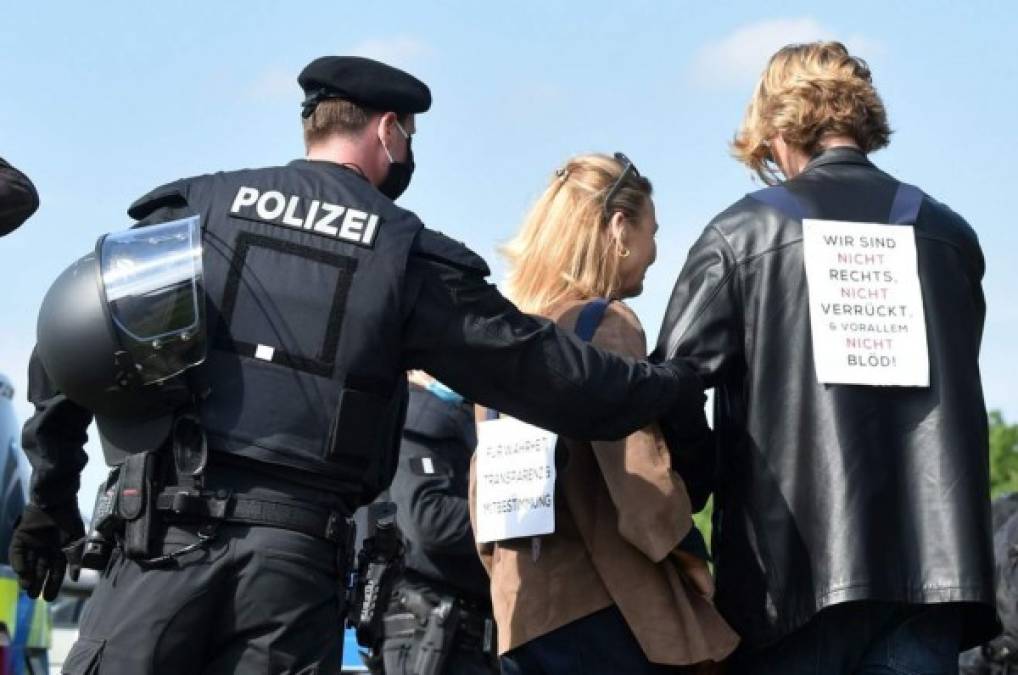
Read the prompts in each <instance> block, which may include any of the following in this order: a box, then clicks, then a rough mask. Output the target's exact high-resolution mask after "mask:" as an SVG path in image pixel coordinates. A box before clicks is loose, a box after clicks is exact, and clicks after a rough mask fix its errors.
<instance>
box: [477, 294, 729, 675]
mask: <svg viewBox="0 0 1018 675" xmlns="http://www.w3.org/2000/svg"><path fill="white" fill-rule="evenodd" d="M583 304H584V303H582V302H571V303H566V304H563V305H562V306H560V307H558V308H556V310H557V311H555V312H553V313H552V319H554V320H556V322H557V323H559V324H560V325H562V326H563V327H565V328H568V329H570V330H571V329H572V328H573V326H574V324H575V322H576V318H577V315H578V314H579V311H580V309H582V307H583ZM592 342H593V343H594V344H595V345H597V346H599V347H601V348H603V349H606V350H609V351H613V352H617V353H621V354H625V355H628V356H633V357H639V358H642V357H644V356H645V355H646V353H647V352H646V349H647V348H646V338H645V337H644V334H643V330H642V328H641V327H640V323H639V321H638V320H637V318H636V315H635V314H633V312H632V310H630V309H629V308H628V307H627V306H626V305H624V304H622V303H620V302H613V303H612V304H611V305H609V307H608V309H607V311H606V312H605V316H604V319H603V320H602V322H601V324H600V326H599V327H598V330H597V332H596V334H595V335H594V338H593V340H592ZM563 446H564V450H565V452H566V461H565V466H564V467H563V468H562V469H561V470H560V472H559V475H558V481H557V492H556V502H555V509H556V513H555V521H556V530H555V533H554V534H553V535H549V536H546V537H542V538H541V543H540V547H539V549H538V550H535V547H534V546H533V544H532V541H531V540H530V539H526V540H511V541H506V542H500V543H498V544H495V545H480V546H479V547H478V550H479V552H480V554H481V559H482V562H483V563H484V565H485V567H486V568H487V569H488V573H489V574H490V575H491V599H492V604H493V608H494V614H495V620H496V621H497V622H498V646H499V651H500V652H505V651H507V650H510V649H512V648H514V647H517V646H519V645H521V644H523V643H525V642H528V641H529V640H532V639H534V638H536V637H538V636H541V635H544V634H546V633H548V632H550V631H553V630H555V629H556V628H559V627H560V626H563V625H565V624H567V623H569V622H571V621H574V620H576V619H579V618H582V617H584V616H587V615H589V614H592V613H593V612H596V611H598V610H600V609H604V608H605V607H609V606H610V605H612V604H615V605H617V606H618V608H619V610H620V611H621V613H622V615H623V616H624V617H625V619H626V622H627V623H628V624H629V627H630V628H631V629H632V631H633V633H634V634H635V635H636V639H637V640H638V641H639V643H640V646H641V647H643V651H644V653H645V654H646V655H647V657H648V658H649V659H650V660H651V661H654V662H656V663H662V664H672V665H686V664H694V663H699V662H702V661H721V660H722V659H723V658H724V657H725V656H726V655H728V654H729V653H730V652H731V651H732V650H733V649H734V648H735V646H736V645H737V644H738V637H737V636H736V635H735V633H734V632H733V631H732V629H731V628H730V627H729V626H728V624H727V623H725V621H724V619H722V618H721V616H720V614H718V612H717V610H715V608H714V605H713V604H712V603H711V600H710V595H711V594H712V593H713V582H712V581H711V580H710V577H709V574H708V573H707V571H706V566H705V565H704V564H703V563H702V561H698V560H697V559H695V558H693V556H688V555H685V554H680V555H678V556H677V555H674V554H672V553H673V551H674V549H675V547H676V545H677V544H678V543H679V542H680V541H681V540H682V538H683V537H684V536H685V535H686V533H688V532H689V529H690V527H691V526H692V521H691V515H690V503H689V496H688V494H687V493H686V488H685V486H684V485H683V483H682V479H681V478H680V477H679V476H678V474H676V473H675V472H673V471H672V470H671V461H670V457H669V454H668V449H667V447H666V446H665V444H664V441H663V439H662V437H661V434H660V432H659V431H658V429H657V427H656V426H652V427H647V428H645V429H642V430H640V431H638V432H636V433H634V434H632V435H630V436H628V437H627V438H625V439H623V440H620V441H614V442H596V443H582V442H576V441H570V440H565V439H563ZM473 473H474V472H473V467H471V476H470V479H471V480H470V498H471V517H472V518H473V517H474V513H473V512H474V508H473V507H474V475H473ZM670 554H672V555H670ZM698 586H699V588H697V587H698Z"/></svg>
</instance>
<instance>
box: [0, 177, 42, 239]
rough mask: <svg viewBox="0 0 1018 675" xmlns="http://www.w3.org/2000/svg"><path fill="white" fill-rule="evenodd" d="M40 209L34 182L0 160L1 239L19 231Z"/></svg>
mask: <svg viewBox="0 0 1018 675" xmlns="http://www.w3.org/2000/svg"><path fill="white" fill-rule="evenodd" d="M38 208H39V193H38V192H36V191H35V186H34V185H32V181H30V180H29V179H28V176H26V175H25V174H23V173H22V172H20V171H18V170H17V169H16V168H14V167H13V166H11V165H10V164H8V163H7V162H6V161H4V160H3V158H0V237H2V236H4V235H5V234H9V233H11V232H13V231H14V230H16V229H18V227H20V226H21V224H22V223H24V222H25V221H26V220H28V218H29V217H30V216H31V215H32V214H33V213H35V211H36V209H38Z"/></svg>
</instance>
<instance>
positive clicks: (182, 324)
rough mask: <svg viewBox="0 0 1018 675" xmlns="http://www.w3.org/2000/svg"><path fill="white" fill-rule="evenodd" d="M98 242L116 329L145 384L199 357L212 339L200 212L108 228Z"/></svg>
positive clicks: (200, 360)
mask: <svg viewBox="0 0 1018 675" xmlns="http://www.w3.org/2000/svg"><path fill="white" fill-rule="evenodd" d="M98 248H99V266H100V274H101V276H102V285H103V290H104V292H105V295H106V306H107V307H108V308H109V312H110V319H111V321H112V324H113V330H114V332H115V333H116V335H117V338H118V340H119V341H120V344H121V346H122V347H123V349H124V351H126V352H127V353H128V354H129V355H130V357H131V358H132V360H133V361H134V365H135V367H136V368H137V370H138V375H139V376H140V377H141V381H142V383H143V384H149V383H153V382H160V381H162V380H165V379H168V378H170V377H173V376H174V375H178V374H179V373H181V372H183V371H184V370H187V369H188V368H190V367H191V366H194V365H197V364H199V363H201V362H202V361H203V360H204V359H205V344H206V340H205V326H204V324H205V297H204V290H203V283H202V257H201V256H202V247H201V223H200V220H199V218H198V217H197V216H192V217H190V218H184V219H181V220H174V221H170V222H168V223H161V224H159V225H148V226H145V227H139V228H135V229H131V230H127V231H125V232H117V233H114V234H109V235H106V236H105V237H103V238H102V239H101V240H100V241H99V247H98Z"/></svg>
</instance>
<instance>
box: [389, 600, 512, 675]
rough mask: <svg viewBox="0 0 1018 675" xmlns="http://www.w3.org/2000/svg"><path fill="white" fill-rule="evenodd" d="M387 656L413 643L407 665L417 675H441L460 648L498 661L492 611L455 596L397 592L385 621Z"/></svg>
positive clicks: (406, 660)
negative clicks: (402, 643) (451, 657)
mask: <svg viewBox="0 0 1018 675" xmlns="http://www.w3.org/2000/svg"><path fill="white" fill-rule="evenodd" d="M383 626H384V633H385V640H386V645H385V647H384V650H385V652H386V654H388V653H389V652H391V651H392V650H393V649H394V648H398V646H397V645H393V644H392V643H393V642H397V641H399V642H404V643H406V642H411V645H410V646H409V653H408V654H407V655H406V657H405V662H406V663H407V664H409V665H410V666H411V669H410V670H409V671H408V672H410V673H413V675H439V674H440V673H442V672H443V668H444V667H445V663H446V661H447V659H448V657H449V655H450V654H451V653H452V652H453V651H454V650H457V649H465V650H468V651H477V652H480V653H482V654H483V655H485V656H486V657H487V658H489V659H490V660H492V662H494V659H495V657H496V645H495V621H494V619H493V618H492V616H491V613H490V612H489V611H486V610H485V609H483V608H481V607H478V606H477V605H476V604H475V603H470V602H467V601H465V600H462V599H460V598H457V597H456V596H454V595H447V594H442V593H424V592H421V591H418V590H414V589H412V588H401V589H399V590H397V591H396V593H395V597H394V598H393V603H392V605H391V606H390V609H389V612H388V613H387V614H386V616H385V619H384V620H383Z"/></svg>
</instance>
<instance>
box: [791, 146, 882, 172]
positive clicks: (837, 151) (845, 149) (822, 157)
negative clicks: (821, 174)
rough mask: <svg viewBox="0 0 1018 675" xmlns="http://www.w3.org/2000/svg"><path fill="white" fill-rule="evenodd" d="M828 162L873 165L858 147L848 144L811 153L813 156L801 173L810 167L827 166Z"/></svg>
mask: <svg viewBox="0 0 1018 675" xmlns="http://www.w3.org/2000/svg"><path fill="white" fill-rule="evenodd" d="M828 164H860V165H862V166H873V163H872V162H871V161H870V160H869V159H868V158H867V157H866V154H865V153H864V152H863V151H862V150H860V149H859V148H854V147H852V146H850V145H839V146H837V147H834V148H828V149H826V150H821V151H820V152H818V153H817V154H815V155H813V158H812V159H810V160H809V163H807V164H806V166H804V167H803V168H802V173H806V172H807V171H809V170H810V169H815V168H817V167H818V166H827V165H828Z"/></svg>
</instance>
